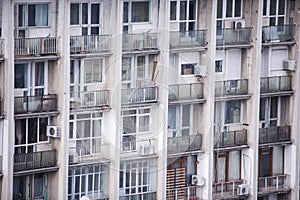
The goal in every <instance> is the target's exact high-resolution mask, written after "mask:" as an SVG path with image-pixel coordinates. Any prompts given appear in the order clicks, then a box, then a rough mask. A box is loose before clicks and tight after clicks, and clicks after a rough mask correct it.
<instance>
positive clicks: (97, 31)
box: [91, 27, 99, 35]
mask: <svg viewBox="0 0 300 200" xmlns="http://www.w3.org/2000/svg"><path fill="white" fill-rule="evenodd" d="M91 35H99V27H92V28H91Z"/></svg>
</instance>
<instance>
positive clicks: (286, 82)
mask: <svg viewBox="0 0 300 200" xmlns="http://www.w3.org/2000/svg"><path fill="white" fill-rule="evenodd" d="M284 91H292V76H275V77H264V78H261V79H260V93H273V92H284Z"/></svg>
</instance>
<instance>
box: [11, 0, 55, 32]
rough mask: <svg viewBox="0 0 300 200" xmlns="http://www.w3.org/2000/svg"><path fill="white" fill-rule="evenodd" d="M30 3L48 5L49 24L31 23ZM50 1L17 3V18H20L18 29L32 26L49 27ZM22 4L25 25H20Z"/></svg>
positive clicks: (48, 18) (48, 17)
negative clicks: (37, 24)
mask: <svg viewBox="0 0 300 200" xmlns="http://www.w3.org/2000/svg"><path fill="white" fill-rule="evenodd" d="M29 5H47V11H48V13H47V25H39V26H36V25H32V26H31V25H29V10H28V9H29ZM50 5H51V4H50V2H45V3H44V2H39V3H19V4H17V6H16V8H17V16H18V17H17V18H18V29H21V30H25V29H30V28H47V27H48V28H49V27H50V24H51V17H50V12H51V11H50V9H51V7H50ZM20 6H23V8H22V9H23V12H22V13H23V15H22V22H23V23H24V24H23V26H20V16H19V14H20Z"/></svg>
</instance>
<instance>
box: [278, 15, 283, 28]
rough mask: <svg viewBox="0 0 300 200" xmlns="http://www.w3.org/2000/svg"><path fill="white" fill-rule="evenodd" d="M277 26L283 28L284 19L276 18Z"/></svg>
mask: <svg viewBox="0 0 300 200" xmlns="http://www.w3.org/2000/svg"><path fill="white" fill-rule="evenodd" d="M277 25H278V26H283V25H284V17H278V24H277Z"/></svg>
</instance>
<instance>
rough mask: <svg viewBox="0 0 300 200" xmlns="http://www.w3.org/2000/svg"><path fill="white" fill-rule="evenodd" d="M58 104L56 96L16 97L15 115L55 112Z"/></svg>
mask: <svg viewBox="0 0 300 200" xmlns="http://www.w3.org/2000/svg"><path fill="white" fill-rule="evenodd" d="M56 102H57V96H56V94H49V95H40V96H21V97H15V104H14V107H15V108H14V109H15V114H22V113H35V112H50V111H55V110H57V105H56Z"/></svg>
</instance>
